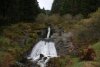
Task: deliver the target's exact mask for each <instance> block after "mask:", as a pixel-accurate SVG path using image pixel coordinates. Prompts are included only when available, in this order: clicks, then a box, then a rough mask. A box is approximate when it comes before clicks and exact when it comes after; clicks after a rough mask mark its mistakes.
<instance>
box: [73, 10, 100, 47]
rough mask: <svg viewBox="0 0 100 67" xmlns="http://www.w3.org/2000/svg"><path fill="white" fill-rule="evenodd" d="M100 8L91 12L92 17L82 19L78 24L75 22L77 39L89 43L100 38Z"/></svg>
mask: <svg viewBox="0 0 100 67" xmlns="http://www.w3.org/2000/svg"><path fill="white" fill-rule="evenodd" d="M99 19H100V9H98V10H97V11H96V12H95V13H93V14H91V17H90V18H87V19H82V20H81V21H80V22H79V23H78V24H75V29H76V30H75V31H74V32H76V34H75V38H76V39H75V40H78V42H80V43H83V44H84V45H89V44H90V43H95V42H97V41H98V40H99V39H100V38H99V37H100V35H99V34H100V29H99V28H100V20H99Z"/></svg>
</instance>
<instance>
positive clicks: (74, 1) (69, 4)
mask: <svg viewBox="0 0 100 67" xmlns="http://www.w3.org/2000/svg"><path fill="white" fill-rule="evenodd" d="M99 3H100V2H98V0H54V3H53V6H52V13H59V14H60V15H64V14H67V13H70V14H72V15H76V14H83V15H85V16H87V15H88V14H89V13H91V12H94V11H95V10H96V9H97V8H98V7H100V6H99V5H98V4H99Z"/></svg>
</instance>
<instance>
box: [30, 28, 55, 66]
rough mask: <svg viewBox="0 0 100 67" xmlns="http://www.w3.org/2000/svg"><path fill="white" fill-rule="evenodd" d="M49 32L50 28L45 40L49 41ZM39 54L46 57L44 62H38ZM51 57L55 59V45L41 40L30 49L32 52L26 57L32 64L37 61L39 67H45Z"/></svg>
mask: <svg viewBox="0 0 100 67" xmlns="http://www.w3.org/2000/svg"><path fill="white" fill-rule="evenodd" d="M50 30H51V29H50V27H48V33H47V38H46V39H49V36H50ZM40 54H43V55H44V57H47V59H46V60H45V61H44V60H43V58H42V59H41V60H38V59H39V58H40ZM53 57H57V52H56V48H55V43H54V42H49V41H48V42H47V41H43V40H41V41H39V42H38V43H37V44H36V45H35V47H34V48H33V49H32V52H31V54H30V56H29V57H28V59H31V60H32V61H33V62H34V61H37V64H38V65H40V67H46V63H47V62H48V61H49V59H50V58H53Z"/></svg>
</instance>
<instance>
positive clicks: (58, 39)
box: [51, 32, 75, 56]
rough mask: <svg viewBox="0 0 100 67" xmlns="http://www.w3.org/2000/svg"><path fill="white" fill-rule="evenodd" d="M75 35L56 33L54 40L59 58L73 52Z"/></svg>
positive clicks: (53, 36)
mask: <svg viewBox="0 0 100 67" xmlns="http://www.w3.org/2000/svg"><path fill="white" fill-rule="evenodd" d="M72 36H73V34H72V33H71V32H62V33H54V34H53V35H52V37H51V38H52V39H53V40H54V42H55V44H56V45H55V46H56V49H57V53H58V55H59V56H65V55H68V54H70V53H72V52H73V50H74V48H75V47H74V45H73V42H72Z"/></svg>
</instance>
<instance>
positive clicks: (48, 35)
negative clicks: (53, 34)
mask: <svg viewBox="0 0 100 67" xmlns="http://www.w3.org/2000/svg"><path fill="white" fill-rule="evenodd" d="M50 31H51V29H50V27H48V33H47V39H48V38H49V37H50Z"/></svg>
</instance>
